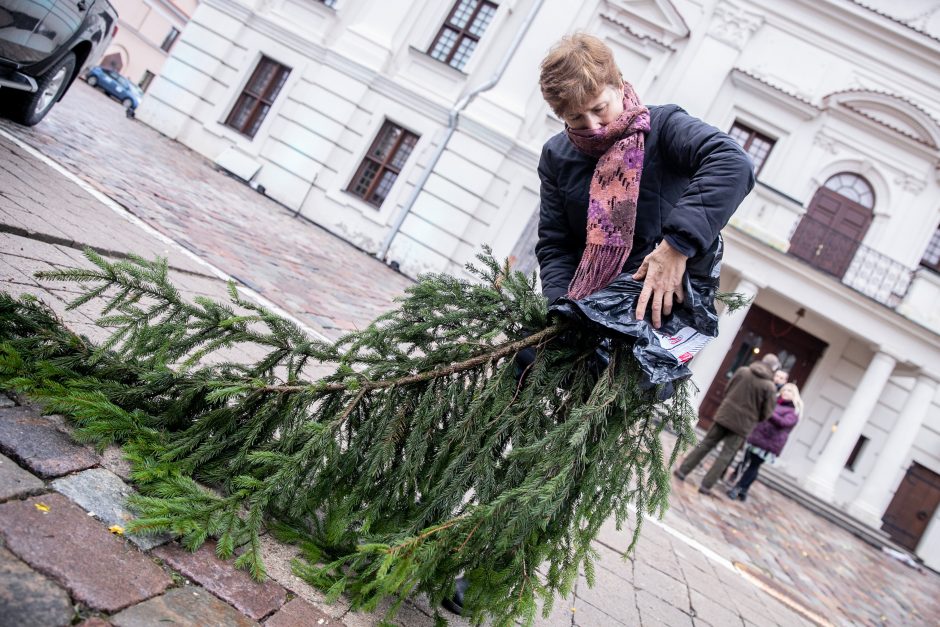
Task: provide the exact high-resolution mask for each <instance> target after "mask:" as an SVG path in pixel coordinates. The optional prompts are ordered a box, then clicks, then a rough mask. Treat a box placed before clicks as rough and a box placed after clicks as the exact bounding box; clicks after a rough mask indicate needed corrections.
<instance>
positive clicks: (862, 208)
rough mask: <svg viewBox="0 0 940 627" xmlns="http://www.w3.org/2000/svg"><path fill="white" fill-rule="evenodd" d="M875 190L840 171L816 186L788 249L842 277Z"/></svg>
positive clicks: (864, 228)
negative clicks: (820, 185) (816, 188)
mask: <svg viewBox="0 0 940 627" xmlns="http://www.w3.org/2000/svg"><path fill="white" fill-rule="evenodd" d="M874 206H875V192H874V191H873V190H872V187H871V184H869V182H868V181H866V180H865V179H864V178H862V177H861V176H859V175H858V174H854V173H852V172H840V173H839V174H836V175H834V176H831V177H830V178H829V180H827V181H826V183H825V184H824V185H823V186H822V187H820V188H819V189H818V190H817V191H816V194H815V195H814V196H813V200H812V201H811V202H810V204H809V208H808V209H807V210H806V214H805V215H804V216H803V219H802V220H800V224H799V226H797V228H796V232H795V233H793V237H791V238H790V250H789V253H790V254H791V255H793V256H794V257H799V258H800V259H803V260H805V261H808V262H809V263H810V264H811V265H813V266H814V267H815V268H817V269H818V270H821V271H822V272H825V273H827V274H831V275H833V276H835V277H838V278H840V279H841V278H842V276H843V275H844V274H845V271H846V270H848V268H849V264H851V263H852V258H853V257H854V256H855V251H857V250H858V247H859V245H860V244H861V242H862V239H864V237H865V234H866V233H867V232H868V227H869V226H871V220H872V208H873V207H874Z"/></svg>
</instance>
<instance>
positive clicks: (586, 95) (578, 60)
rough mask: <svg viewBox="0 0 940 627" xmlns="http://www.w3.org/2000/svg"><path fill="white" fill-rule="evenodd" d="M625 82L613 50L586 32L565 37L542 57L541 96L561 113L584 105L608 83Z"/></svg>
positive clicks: (614, 84)
mask: <svg viewBox="0 0 940 627" xmlns="http://www.w3.org/2000/svg"><path fill="white" fill-rule="evenodd" d="M622 83H623V76H622V75H621V74H620V69H619V68H618V67H617V63H616V62H615V61H614V53H613V51H612V50H611V49H610V48H609V47H608V46H607V44H605V43H604V42H603V41H601V40H600V39H598V38H597V37H594V36H593V35H587V34H585V33H575V34H574V35H569V36H567V37H562V39H561V40H560V41H559V42H558V43H556V44H555V45H554V46H552V49H551V50H550V51H549V53H548V55H546V57H545V58H544V59H543V60H542V65H541V73H540V74H539V86H540V87H541V88H542V97H543V98H545V102H547V103H548V106H550V107H551V108H552V111H554V112H555V114H556V115H558V116H559V117H561V116H563V115H564V114H565V112H566V111H568V110H570V109H572V108H578V107H582V106H584V105H585V103H587V102H588V101H589V100H590V99H591V98H593V97H594V96H596V95H597V94H598V92H600V91H601V90H602V89H603V88H604V87H605V86H607V85H610V86H612V87H620V85H621V84H622Z"/></svg>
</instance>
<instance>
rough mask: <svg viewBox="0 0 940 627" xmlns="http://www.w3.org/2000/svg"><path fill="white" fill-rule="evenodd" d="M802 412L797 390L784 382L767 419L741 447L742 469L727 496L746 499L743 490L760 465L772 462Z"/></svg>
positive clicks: (740, 499)
mask: <svg viewBox="0 0 940 627" xmlns="http://www.w3.org/2000/svg"><path fill="white" fill-rule="evenodd" d="M802 415H803V400H802V399H801V398H800V390H799V388H798V387H796V385H795V384H793V383H787V384H785V385H784V386H783V387H782V388H781V389H780V396H779V397H778V398H777V407H776V409H774V413H773V415H772V416H771V417H770V419H769V420H767V421H765V422H761V423H760V424H758V425H757V426H756V427H754V430H753V431H752V432H751V435H750V436H749V437H748V439H747V444H746V445H745V447H744V464H745V467H744V471H743V472H742V473H741V478H740V479H739V480H738V483H737V484H736V485H735V486H734V487H733V488H731V489H730V490H728V492H727V494H728V497H729V498H732V499H738V500H739V501H743V500H745V499H746V498H747V491H748V489H749V488H750V487H751V484H752V483H754V480H755V479H757V474H758V473H759V472H760V467H761V464H763V463H764V462H770V463H773V462H774V460H775V459H777V456H778V455H780V452H781V451H782V450H783V447H784V445H786V443H787V438H788V437H790V432H791V431H793V427H795V426H796V423H797V422H799V420H800V417H801V416H802Z"/></svg>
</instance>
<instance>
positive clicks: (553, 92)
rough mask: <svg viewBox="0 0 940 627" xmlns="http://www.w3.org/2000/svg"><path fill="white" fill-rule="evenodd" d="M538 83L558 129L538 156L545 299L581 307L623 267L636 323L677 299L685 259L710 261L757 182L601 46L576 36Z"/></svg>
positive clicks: (747, 165)
mask: <svg viewBox="0 0 940 627" xmlns="http://www.w3.org/2000/svg"><path fill="white" fill-rule="evenodd" d="M539 85H540V87H541V90H542V95H543V97H544V98H545V101H546V102H547V103H548V105H549V106H550V107H551V108H552V110H553V111H554V112H555V114H556V115H558V117H559V118H560V119H561V120H562V121H564V122H565V130H564V131H562V132H561V133H559V134H557V135H555V136H554V137H552V138H551V139H549V140H548V141H547V142H546V143H545V145H544V146H543V148H542V156H541V159H540V160H539V166H538V172H539V177H540V179H541V213H540V216H539V218H540V219H539V240H538V243H537V244H536V248H535V251H536V256H537V257H538V259H539V266H540V269H541V280H542V293H543V294H544V295H545V297H546V298H547V299H548V302H549V303H552V302H554V301H555V300H556V299H557V298H559V297H561V296H566V295H567V296H570V297H571V298H574V299H578V298H582V297H584V296H587V295H588V294H591V293H593V292H595V291H597V290H599V289H601V288H603V287H604V286H606V285H607V284H608V283H609V282H610V281H611V280H612V279H613V278H614V277H616V276H617V275H618V274H620V273H621V272H624V271H628V272H632V273H633V278H634V279H635V280H637V281H640V280H642V281H643V289H642V292H641V294H640V297H639V299H638V301H637V307H636V312H635V315H636V318H637V319H639V318H642V317H644V315H645V314H646V309H647V305H649V306H650V309H651V313H652V324H653V326H654V327H656V328H659V327H660V326H661V323H662V318H663V317H664V316H668V315H669V314H670V313H671V312H672V307H673V304H674V302H679V303H681V302H682V301H683V298H684V295H683V293H682V277H683V273H684V272H685V268H686V260H687V259H688V258H689V257H696V256H699V255H704V254H709V253H711V254H714V253H715V252H716V251H718V250H719V249H720V247H721V243H720V240H719V237H718V234H719V232H720V231H721V229H722V228H723V227H724V226H725V224H727V222H728V220H729V219H730V218H731V215H732V214H733V213H734V211H735V210H736V209H737V207H738V205H739V204H740V203H741V201H742V200H743V199H744V197H745V196H746V195H747V193H748V192H749V191H750V190H751V188H752V187H753V185H754V173H753V167H752V165H751V161H750V159H749V158H748V156H747V155H746V154H745V153H744V151H743V150H742V149H741V148H740V146H739V145H738V144H737V142H735V141H734V140H733V139H731V138H730V137H729V136H728V135H726V134H724V133H722V132H721V131H719V130H718V129H716V128H714V127H712V126H709V125H708V124H705V123H704V122H702V121H701V120H698V119H696V118H693V117H692V116H690V115H689V114H687V113H686V112H685V111H683V110H682V109H681V108H680V107H678V106H676V105H664V106H651V107H646V106H644V105H643V104H642V103H641V102H640V99H639V98H638V96H637V95H636V93H635V92H634V90H633V87H632V86H631V85H630V84H629V83H627V82H625V81H624V80H623V77H622V76H621V74H620V70H619V69H618V68H617V65H616V63H615V62H614V56H613V53H612V51H611V49H610V48H609V47H607V45H606V44H604V43H603V42H602V41H601V40H600V39H598V38H596V37H593V36H590V35H584V34H576V35H572V36H570V37H565V38H563V39H562V40H561V41H560V42H559V43H558V44H556V45H555V47H554V48H553V49H552V50H551V51H550V52H549V54H548V56H546V57H545V59H544V61H543V62H542V65H541V75H540V78H539Z"/></svg>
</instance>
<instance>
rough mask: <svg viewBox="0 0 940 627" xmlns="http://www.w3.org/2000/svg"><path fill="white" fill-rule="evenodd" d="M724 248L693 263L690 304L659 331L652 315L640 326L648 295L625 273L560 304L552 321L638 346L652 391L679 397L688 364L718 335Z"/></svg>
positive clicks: (686, 286)
mask: <svg viewBox="0 0 940 627" xmlns="http://www.w3.org/2000/svg"><path fill="white" fill-rule="evenodd" d="M723 250H724V242H723V241H722V240H721V237H719V238H718V240H717V241H716V243H715V245H713V246H712V247H711V248H710V249H709V250H708V251H707V252H706V253H703V254H702V255H700V256H699V257H693V258H691V259H689V261H688V263H687V264H686V273H685V276H684V277H683V290H684V292H685V301H684V302H683V303H676V304H675V305H673V308H672V313H671V314H670V315H668V316H666V317H664V319H663V324H662V326H661V327H660V328H659V329H654V328H653V324H652V322H651V315H652V314H651V313H649V312H648V313H647V315H646V318H644V319H643V320H635V319H634V317H633V314H634V312H635V311H636V303H637V300H638V299H639V297H640V292H641V291H642V289H643V283H642V282H641V281H635V280H634V279H633V276H632V273H623V274H621V275H620V276H618V277H617V278H616V279H614V280H613V281H612V282H611V283H610V284H609V285H608V286H607V287H605V288H604V289H602V290H599V291H597V292H595V293H593V294H591V295H590V296H586V297H585V298H582V299H580V300H571V299H569V298H567V297H562V298H559V299H558V300H557V301H555V303H554V304H552V305H551V306H550V307H549V312H550V313H551V314H553V315H559V316H563V317H565V318H568V319H570V320H575V321H577V322H578V323H580V324H582V325H585V326H588V327H590V328H591V330H592V331H596V332H597V333H599V334H601V335H605V336H608V337H611V338H613V339H619V340H621V341H623V340H626V341H628V342H632V343H633V354H634V356H635V357H636V360H637V362H638V363H639V364H640V367H641V368H642V370H643V373H644V375H645V377H644V379H645V383H646V385H647V387H648V388H654V387H659V386H661V387H659V390H658V396H659V399H660V400H667V399H668V398H670V397H671V396H672V395H673V394H674V393H675V388H674V383H675V382H676V381H680V380H683V379H687V378H689V377H690V376H692V371H691V370H689V367H688V365H687V363H688V362H689V360H691V359H692V357H694V356H695V354H696V353H698V352H699V351H700V350H701V349H702V348H703V347H704V346H705V345H706V344H707V343H708V342H709V341H710V340H712V339H714V338H715V337H717V335H718V313H717V312H716V311H715V294H716V293H717V291H718V280H719V275H720V273H721V257H722V252H723Z"/></svg>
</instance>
